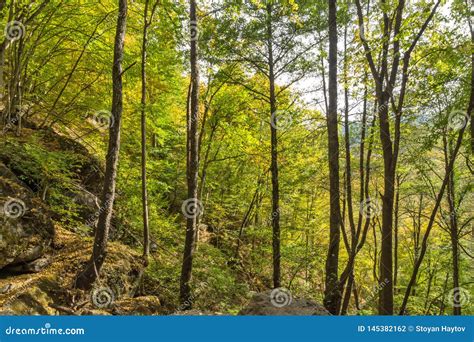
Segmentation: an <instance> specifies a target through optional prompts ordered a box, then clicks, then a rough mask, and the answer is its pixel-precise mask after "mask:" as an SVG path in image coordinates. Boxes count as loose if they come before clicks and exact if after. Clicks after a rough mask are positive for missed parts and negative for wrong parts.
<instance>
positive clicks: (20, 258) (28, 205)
mask: <svg viewBox="0 0 474 342" xmlns="http://www.w3.org/2000/svg"><path fill="white" fill-rule="evenodd" d="M53 236H54V226H53V223H52V221H51V218H50V216H49V213H48V210H47V209H46V207H45V206H44V205H43V204H42V202H41V201H40V200H39V199H38V198H36V197H35V196H34V194H33V192H32V191H31V190H30V189H29V188H28V187H26V186H25V185H24V184H23V183H22V182H21V181H20V180H18V178H17V177H16V176H15V175H14V174H13V173H12V172H11V171H10V170H9V169H8V168H7V167H6V166H5V165H4V164H2V163H0V269H2V268H4V267H6V266H10V265H19V264H23V263H28V262H31V261H33V260H36V259H38V258H40V257H41V256H43V254H44V253H45V251H46V250H47V248H48V247H49V246H50V245H51V243H52V241H53Z"/></svg>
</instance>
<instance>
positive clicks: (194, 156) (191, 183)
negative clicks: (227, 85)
mask: <svg viewBox="0 0 474 342" xmlns="http://www.w3.org/2000/svg"><path fill="white" fill-rule="evenodd" d="M196 11H197V6H196V0H190V10H189V20H190V32H191V36H190V41H191V54H190V63H191V94H190V110H189V120H188V127H189V129H188V137H187V140H188V144H187V146H188V153H187V154H188V158H187V161H188V162H187V183H188V200H190V201H193V202H194V204H195V205H196V206H198V204H199V203H198V202H197V201H198V172H199V151H198V129H197V128H198V120H199V69H198V44H197V43H198V42H197V38H198V23H197V14H196ZM199 214H200V212H199V210H196V211H194V213H193V215H187V216H188V217H187V221H186V240H185V245H184V253H183V266H182V268H181V281H180V300H181V304H183V308H184V309H190V308H191V307H192V296H191V285H190V282H191V275H192V268H193V254H194V244H195V243H196V241H195V230H196V223H197V217H198V215H199Z"/></svg>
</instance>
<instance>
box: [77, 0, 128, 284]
mask: <svg viewBox="0 0 474 342" xmlns="http://www.w3.org/2000/svg"><path fill="white" fill-rule="evenodd" d="M118 5H119V11H118V18H117V29H116V33H115V45H114V65H113V68H112V82H113V97H112V118H111V120H112V121H111V123H112V124H111V126H110V133H109V145H108V151H107V159H106V165H105V177H104V189H103V192H102V207H101V209H102V210H101V211H100V215H99V221H98V224H97V229H96V232H95V239H94V246H93V250H92V257H91V259H90V261H89V262H88V264H87V265H86V267H85V269H84V270H83V271H82V272H81V273H80V274H79V275H78V277H77V279H76V286H77V287H78V288H81V289H89V288H91V286H92V284H93V283H94V282H95V280H96V279H97V278H98V277H99V274H100V270H101V268H102V265H103V263H104V261H105V257H106V254H107V241H108V237H109V229H110V220H111V218H112V212H113V206H114V199H115V181H116V177H117V166H118V158H119V150H120V125H121V120H122V111H123V94H122V60H123V52H124V42H125V30H126V24H127V0H119V1H118Z"/></svg>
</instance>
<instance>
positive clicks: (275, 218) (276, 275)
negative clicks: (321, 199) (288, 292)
mask: <svg viewBox="0 0 474 342" xmlns="http://www.w3.org/2000/svg"><path fill="white" fill-rule="evenodd" d="M272 8H273V6H272V5H271V4H270V3H269V4H267V39H268V67H269V82H270V115H271V119H272V120H271V122H272V124H271V125H270V130H271V157H272V163H271V167H270V168H271V172H272V215H271V217H272V230H273V239H272V241H273V287H274V288H277V287H280V285H281V284H280V282H281V270H280V257H281V256H280V189H279V181H278V140H277V124H278V123H277V115H276V114H277V101H276V95H275V73H274V62H273V27H272Z"/></svg>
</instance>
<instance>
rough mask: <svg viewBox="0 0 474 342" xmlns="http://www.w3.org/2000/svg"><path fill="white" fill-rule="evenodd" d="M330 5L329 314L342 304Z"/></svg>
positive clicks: (332, 11) (332, 10) (332, 4)
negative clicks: (339, 279) (339, 276)
mask: <svg viewBox="0 0 474 342" xmlns="http://www.w3.org/2000/svg"><path fill="white" fill-rule="evenodd" d="M328 4H329V82H328V88H329V89H328V93H329V104H328V112H327V127H328V159H329V183H330V184H329V187H330V189H329V196H330V219H329V248H328V254H327V259H326V281H325V282H326V288H325V291H324V306H325V307H326V308H327V309H328V311H329V312H330V313H331V314H337V313H338V312H339V307H340V303H341V293H340V291H339V284H338V283H339V281H338V265H339V242H340V241H339V240H340V228H341V208H340V198H339V138H338V129H337V8H336V0H328Z"/></svg>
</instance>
